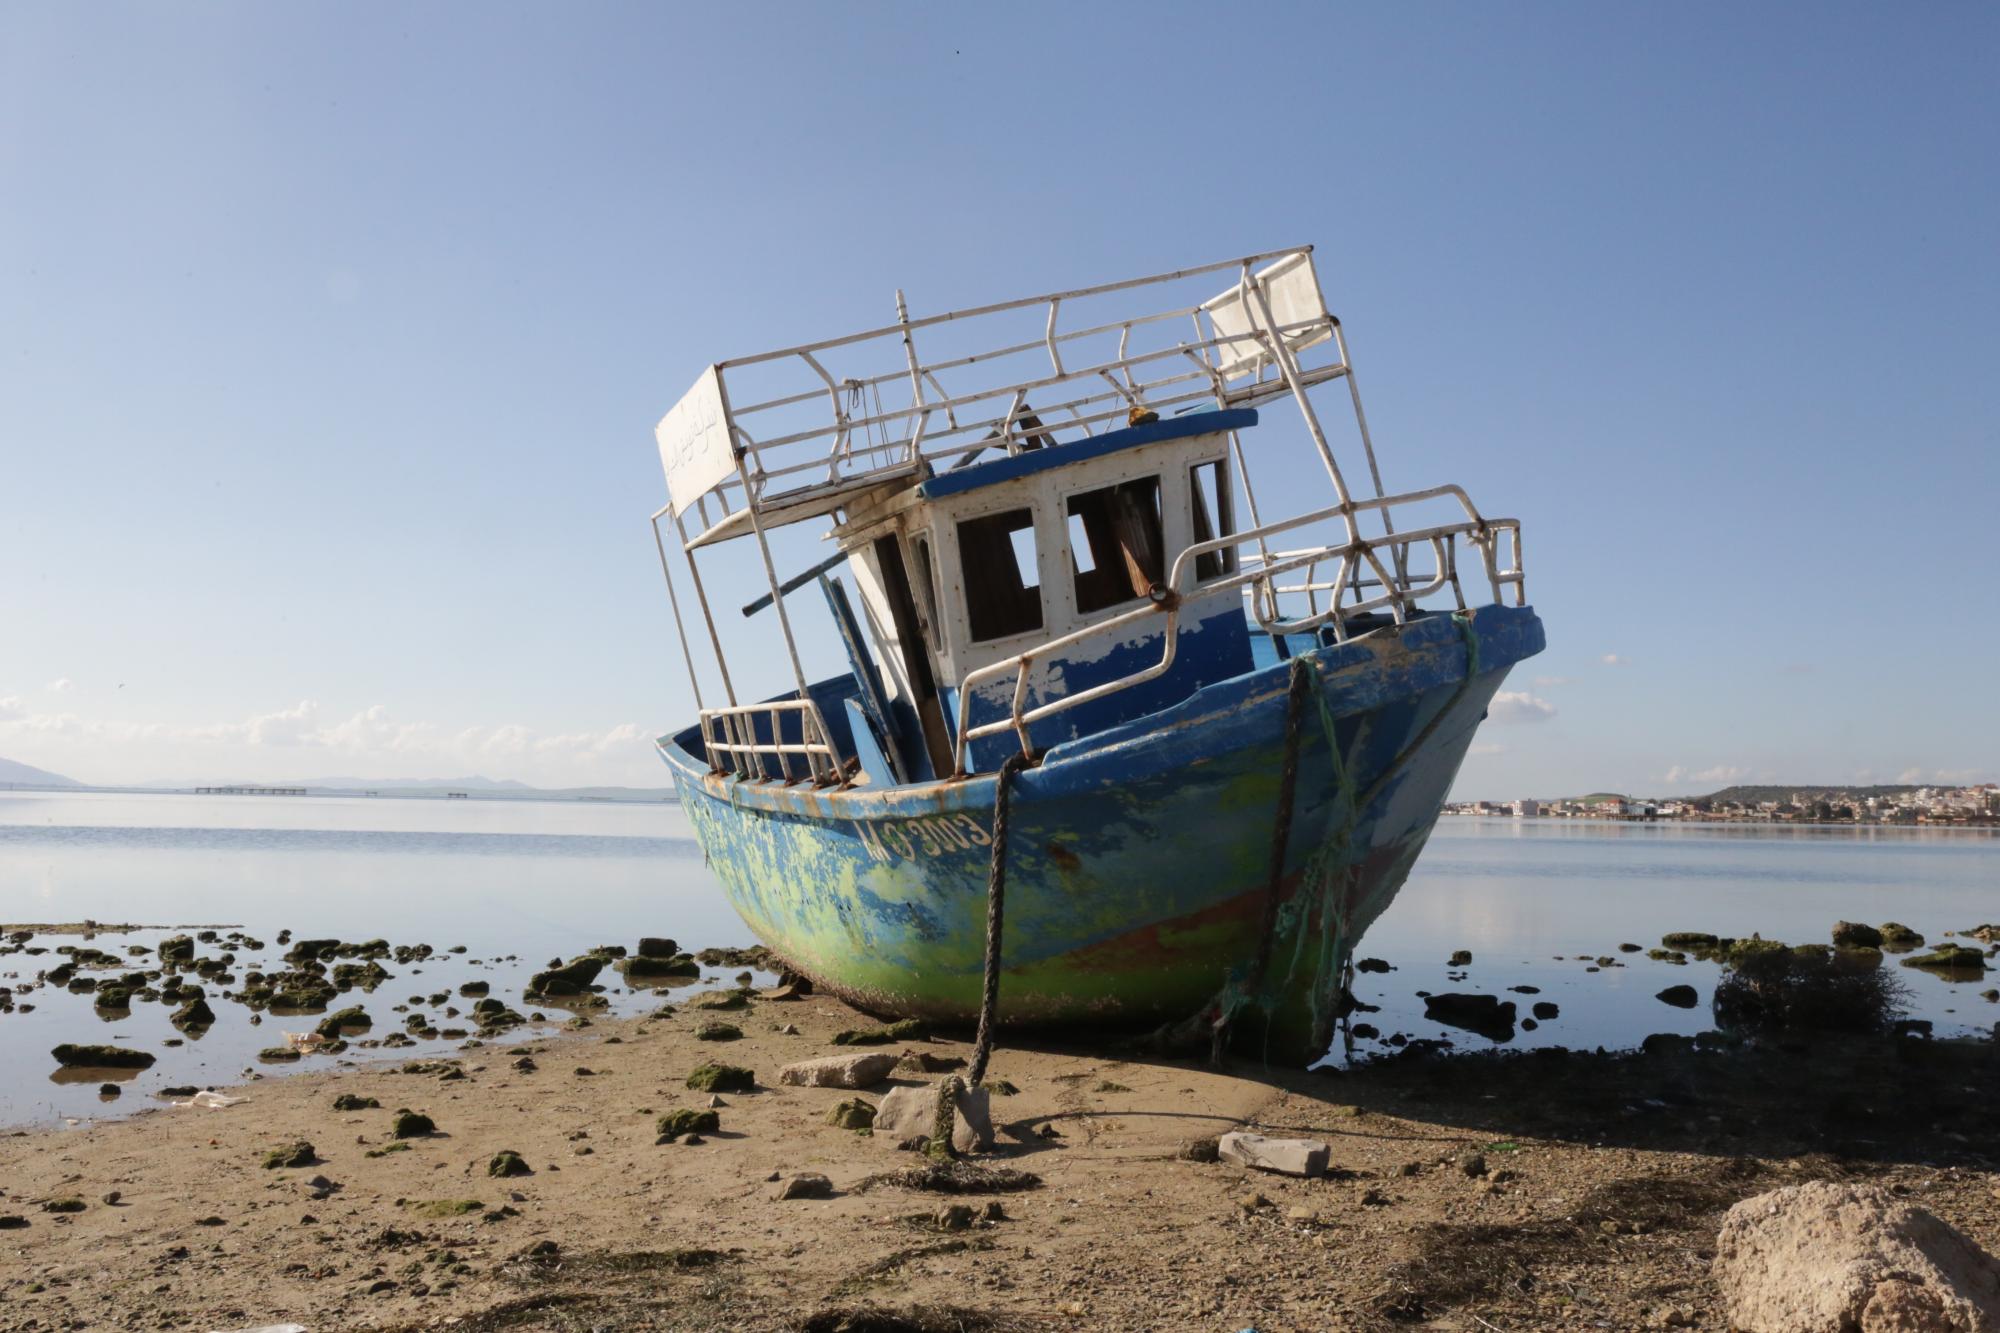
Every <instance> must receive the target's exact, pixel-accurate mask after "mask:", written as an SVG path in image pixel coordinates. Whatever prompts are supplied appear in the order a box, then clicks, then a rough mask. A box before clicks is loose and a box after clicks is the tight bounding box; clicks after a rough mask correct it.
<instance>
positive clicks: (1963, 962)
mask: <svg viewBox="0 0 2000 1333" xmlns="http://www.w3.org/2000/svg"><path fill="white" fill-rule="evenodd" d="M1902 963H1903V966H1904V967H1916V968H1922V969H1923V970H1924V971H1926V972H1953V973H1961V974H1964V975H1967V976H1983V975H1984V974H1985V972H1986V955H1985V954H1983V953H1981V952H1980V951H1979V950H1977V949H1971V948H1967V947H1966V946H1965V945H1963V944H1940V945H1938V947H1937V948H1935V949H1933V950H1931V951H1930V952H1929V953H1925V954H1918V955H1917V956H1916V957H1914V958H1905V959H1903V960H1902Z"/></svg>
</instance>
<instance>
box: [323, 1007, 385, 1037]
mask: <svg viewBox="0 0 2000 1333" xmlns="http://www.w3.org/2000/svg"><path fill="white" fill-rule="evenodd" d="M374 1026H375V1020H374V1019H372V1018H370V1017H369V1016H368V1011H367V1010H366V1009H363V1008H362V1007H361V1006H360V1005H358V1004H356V1005H349V1006H348V1007H347V1008H345V1009H342V1010H340V1011H338V1012H337V1013H331V1014H328V1015H327V1016H326V1017H325V1018H322V1019H321V1020H320V1021H319V1026H318V1027H316V1028H314V1029H313V1030H314V1031H315V1032H317V1033H319V1035H320V1036H322V1037H325V1038H327V1039H328V1040H329V1041H331V1040H334V1039H336V1038H338V1037H339V1036H340V1035H341V1034H342V1033H343V1032H347V1031H349V1030H355V1031H359V1030H360V1029H362V1028H372V1027H374Z"/></svg>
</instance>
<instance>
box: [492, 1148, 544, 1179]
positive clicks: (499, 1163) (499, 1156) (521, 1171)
mask: <svg viewBox="0 0 2000 1333" xmlns="http://www.w3.org/2000/svg"><path fill="white" fill-rule="evenodd" d="M486 1174H487V1175H489V1176H492V1177H494V1178H495V1179H496V1180H500V1179H505V1178H506V1177H508V1176H532V1175H533V1174H535V1173H534V1172H533V1171H532V1170H530V1169H529V1167H528V1163H527V1162H526V1161H525V1160H524V1159H523V1158H522V1156H521V1154H519V1153H517V1152H515V1151H514V1150H513V1149H512V1148H503V1149H502V1150H501V1151H499V1152H497V1153H494V1154H493V1160H492V1161H490V1162H488V1163H487V1164H486Z"/></svg>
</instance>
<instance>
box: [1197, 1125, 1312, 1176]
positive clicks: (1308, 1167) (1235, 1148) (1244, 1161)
mask: <svg viewBox="0 0 2000 1333" xmlns="http://www.w3.org/2000/svg"><path fill="white" fill-rule="evenodd" d="M1216 1155H1217V1156H1219V1157H1220V1158H1221V1159H1222V1160H1223V1161H1225V1162H1234V1163H1236V1164H1237V1165H1238V1166H1248V1167H1254V1168H1256V1169H1257V1170H1259V1171H1275V1172H1277V1173H1278V1174H1279V1175H1285V1176H1323V1175H1325V1174H1326V1164H1327V1162H1328V1161H1329V1160H1330V1159H1331V1158H1332V1157H1333V1149H1332V1148H1330V1147H1328V1146H1327V1145H1326V1144H1324V1143H1321V1142H1320V1141H1319V1140H1317V1139H1267V1138H1265V1137H1264V1136H1263V1135H1262V1134H1247V1133H1244V1132H1243V1131H1241V1130H1238V1131H1236V1132H1234V1133H1229V1134H1224V1135H1223V1136H1222V1138H1221V1139H1220V1140H1219V1141H1218V1142H1217V1144H1216Z"/></svg>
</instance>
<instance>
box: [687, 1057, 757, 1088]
mask: <svg viewBox="0 0 2000 1333" xmlns="http://www.w3.org/2000/svg"><path fill="white" fill-rule="evenodd" d="M687 1085H688V1086H689V1087H690V1088H693V1089H695V1090H696V1091H697V1092H754V1091H756V1089H757V1076H756V1075H755V1074H753V1073H751V1072H750V1071H749V1070H747V1069H745V1068H743V1067H742V1066H741V1065H719V1064H715V1063H713V1062H711V1063H708V1064H704V1065H701V1066H699V1067H698V1068H697V1069H696V1070H695V1071H694V1072H693V1073H691V1074H689V1075H688V1076H687Z"/></svg>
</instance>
